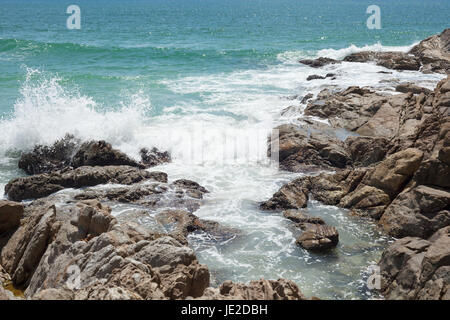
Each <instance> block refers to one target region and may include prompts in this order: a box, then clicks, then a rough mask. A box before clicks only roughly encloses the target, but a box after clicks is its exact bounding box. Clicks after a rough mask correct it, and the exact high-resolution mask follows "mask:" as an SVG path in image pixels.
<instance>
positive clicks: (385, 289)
mask: <svg viewBox="0 0 450 320" xmlns="http://www.w3.org/2000/svg"><path fill="white" fill-rule="evenodd" d="M344 61H346V62H351V63H360V62H373V63H376V64H377V65H380V66H383V67H385V68H390V69H394V70H416V71H418V70H420V71H422V72H424V73H429V72H438V73H442V74H450V29H447V30H445V31H444V32H442V33H441V34H440V35H436V36H433V37H430V38H428V39H425V40H423V41H422V42H421V43H420V44H418V45H417V46H415V47H414V48H413V49H412V50H411V51H410V52H409V53H408V54H405V53H400V52H383V53H379V52H361V53H357V54H352V55H350V56H348V57H346V58H345V59H344ZM301 63H304V64H307V65H309V66H311V67H313V68H321V67H323V66H325V65H328V64H339V63H342V62H341V61H338V60H333V59H329V58H318V59H314V60H303V61H301ZM327 77H328V78H334V77H335V75H334V74H327V76H326V77H325V78H327ZM322 79H323V77H321V76H315V75H312V76H310V78H309V81H316V80H317V81H320V80H322ZM396 90H397V91H398V92H397V93H396V94H390V93H386V92H379V91H377V89H375V88H369V87H356V86H353V87H349V88H344V89H342V90H336V88H333V87H330V88H325V89H323V90H322V91H321V92H320V93H319V94H317V95H316V96H314V95H312V94H307V95H306V96H305V97H304V98H303V99H302V101H301V103H302V104H304V105H305V108H304V111H301V112H300V111H298V118H299V121H298V122H297V123H287V124H283V125H281V126H279V127H277V128H276V129H278V131H279V138H278V144H279V149H280V153H279V162H280V168H281V169H283V170H286V171H291V172H307V173H308V174H307V175H305V176H302V177H300V178H297V179H295V180H293V181H291V182H289V183H287V184H285V185H284V186H282V187H281V188H280V190H279V191H278V192H276V193H275V194H274V195H273V197H272V198H270V199H268V200H267V201H264V202H263V203H261V204H260V208H261V210H269V211H276V212H280V214H283V216H284V217H285V218H286V219H288V220H289V221H291V222H292V224H293V225H294V226H295V228H298V229H299V230H300V232H301V234H300V236H299V237H298V238H297V239H296V243H297V244H298V245H299V246H301V247H302V248H304V249H306V250H310V251H320V252H322V253H323V254H327V252H328V251H329V250H330V249H332V248H333V247H335V246H336V245H338V243H339V230H338V229H337V228H336V227H334V226H329V225H327V224H326V223H325V221H323V220H322V219H320V218H318V217H314V216H312V215H310V214H309V212H308V207H307V204H308V200H309V199H314V200H318V201H320V202H321V203H324V204H327V205H333V206H338V207H341V208H345V209H348V211H349V214H356V215H362V216H367V217H370V218H372V219H374V220H375V221H377V222H378V224H379V226H380V228H381V229H382V230H384V232H385V233H386V234H388V235H390V236H393V237H395V238H397V239H398V240H396V241H395V242H394V243H393V244H392V245H390V246H389V247H388V248H386V250H385V251H384V253H383V256H382V258H381V260H380V261H379V267H380V271H381V289H380V293H381V294H383V295H384V297H385V298H387V299H447V300H448V299H450V292H449V290H448V288H449V283H450V276H449V275H450V190H449V188H450V168H449V166H450V77H447V78H446V79H444V80H442V81H441V82H439V84H438V85H437V86H436V88H435V89H434V90H429V89H427V88H423V87H421V86H420V84H415V83H402V84H399V85H398V86H397V87H396ZM289 112H294V113H295V112H297V111H296V110H293V111H292V110H290V111H289ZM337 130H343V131H345V132H349V133H351V135H349V136H348V137H347V138H346V139H345V140H342V139H340V138H339V137H338V136H336V134H335V133H336V131H337ZM270 146H271V143H269V150H268V154H269V155H270V153H271V150H270ZM140 156H141V159H140V161H137V160H135V159H131V158H130V157H128V156H127V155H126V154H124V153H123V152H121V151H119V150H116V149H114V148H113V147H112V146H111V145H110V144H109V143H107V142H105V141H80V140H78V139H77V138H76V137H74V136H71V135H67V136H66V137H64V138H63V139H61V140H59V141H57V142H56V143H55V144H54V145H52V146H36V147H35V148H34V149H33V150H32V151H30V152H28V153H24V154H22V156H21V158H20V160H19V163H18V166H19V168H20V169H22V170H23V171H24V172H25V173H26V174H27V176H25V177H20V178H15V179H12V180H11V181H10V182H9V183H8V184H7V185H6V187H5V193H6V195H7V198H8V200H1V201H0V284H1V285H0V299H37V300H39V299H70V300H72V299H77V300H85V299H136V300H143V299H144V300H145V299H192V298H194V299H289V300H304V299H307V298H306V297H305V296H304V295H303V294H302V292H301V290H300V289H299V288H298V286H297V285H296V284H295V283H294V282H293V281H290V280H287V279H278V280H265V279H261V280H255V281H251V282H250V283H248V284H243V283H233V282H231V281H225V282H224V283H223V284H222V285H220V286H219V287H218V288H213V287H210V273H209V270H208V267H207V266H205V265H203V264H201V263H199V261H198V259H197V257H196V255H195V253H194V251H193V250H192V249H191V248H190V247H189V243H188V240H187V237H188V235H189V234H191V233H196V232H204V233H207V234H208V235H210V236H211V238H212V239H231V238H232V237H235V236H236V235H238V234H239V230H234V229H231V228H227V227H223V226H221V225H220V224H218V223H217V222H214V221H210V220H204V219H200V218H198V217H197V216H196V215H195V211H196V210H198V208H200V206H201V205H202V201H203V198H204V196H205V194H207V193H208V190H207V189H206V188H204V187H203V186H201V185H200V184H198V183H197V182H195V181H191V180H187V179H179V180H175V181H171V182H169V178H168V175H167V174H166V173H164V172H160V171H152V170H151V168H152V167H154V166H157V165H159V164H162V163H166V162H170V161H171V159H170V154H169V153H168V152H164V151H160V150H158V149H156V148H151V149H142V150H141V151H140ZM118 204H128V205H132V206H135V208H136V209H135V210H132V212H131V213H129V214H128V215H127V216H126V218H121V217H120V216H119V217H115V216H114V215H113V214H112V210H111V207H112V206H115V205H118ZM143 211H144V212H145V211H151V212H152V213H156V214H155V220H156V221H157V224H158V225H157V226H155V228H154V229H152V228H146V227H143V226H141V225H140V224H139V221H140V219H141V217H142V212H143Z"/></svg>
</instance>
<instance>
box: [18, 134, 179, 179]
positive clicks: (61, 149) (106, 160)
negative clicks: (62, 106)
mask: <svg viewBox="0 0 450 320" xmlns="http://www.w3.org/2000/svg"><path fill="white" fill-rule="evenodd" d="M140 156H141V159H142V162H138V161H135V160H133V159H131V158H130V157H128V156H127V155H126V154H124V153H123V152H121V151H119V150H117V149H114V148H113V147H112V146H111V144H110V143H107V142H106V141H103V140H99V141H88V142H84V143H81V141H80V140H79V139H77V138H75V137H74V136H73V135H70V134H67V135H66V136H65V137H64V138H62V139H60V140H58V141H56V142H55V143H54V144H53V145H51V146H43V145H37V146H35V147H34V149H33V150H32V151H31V152H27V153H23V154H22V155H21V157H20V159H19V164H18V166H19V168H20V169H22V170H24V171H25V173H27V174H29V175H34V174H41V173H50V172H54V171H57V170H61V169H67V168H72V167H73V168H78V167H82V166H107V165H117V166H118V165H127V166H132V167H136V168H140V169H144V168H150V167H154V166H157V165H159V164H162V163H165V162H170V160H171V159H170V154H169V153H168V152H167V151H166V152H162V151H160V150H158V149H157V148H152V149H150V150H149V149H147V148H142V149H141V150H140Z"/></svg>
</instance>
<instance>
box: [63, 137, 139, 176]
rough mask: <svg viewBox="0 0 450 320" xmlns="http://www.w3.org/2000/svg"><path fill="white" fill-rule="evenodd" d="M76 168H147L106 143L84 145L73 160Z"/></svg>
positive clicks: (91, 142)
mask: <svg viewBox="0 0 450 320" xmlns="http://www.w3.org/2000/svg"><path fill="white" fill-rule="evenodd" d="M71 164H72V166H73V167H74V168H78V167H82V166H122V165H123V166H131V167H137V168H141V169H143V168H145V167H146V166H145V165H143V164H141V163H139V162H137V161H135V160H133V159H131V158H129V157H128V156H127V155H126V154H124V153H123V152H121V151H119V150H116V149H113V148H112V146H111V144H109V143H107V142H106V141H103V140H100V141H89V142H85V143H83V144H82V145H81V146H80V148H79V149H78V151H77V152H76V154H75V155H74V156H73V158H72V163H71Z"/></svg>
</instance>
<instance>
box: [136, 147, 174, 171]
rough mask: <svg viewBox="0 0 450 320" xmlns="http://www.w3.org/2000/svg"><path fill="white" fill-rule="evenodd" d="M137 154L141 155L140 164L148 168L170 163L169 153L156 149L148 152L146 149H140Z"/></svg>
mask: <svg viewBox="0 0 450 320" xmlns="http://www.w3.org/2000/svg"><path fill="white" fill-rule="evenodd" d="M139 154H140V155H141V161H142V163H143V164H144V165H145V166H146V167H148V168H150V167H154V166H157V165H160V164H163V163H166V162H170V161H171V157H170V154H169V152H167V151H165V152H162V151H159V150H158V149H157V148H152V149H150V150H149V149H147V148H142V149H141V150H140V151H139Z"/></svg>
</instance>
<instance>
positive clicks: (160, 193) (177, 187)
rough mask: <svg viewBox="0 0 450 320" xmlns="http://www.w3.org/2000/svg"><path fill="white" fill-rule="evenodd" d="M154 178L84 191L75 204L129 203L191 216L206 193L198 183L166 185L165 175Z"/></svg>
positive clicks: (155, 174)
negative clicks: (83, 201)
mask: <svg viewBox="0 0 450 320" xmlns="http://www.w3.org/2000/svg"><path fill="white" fill-rule="evenodd" d="M152 174H153V175H154V178H153V179H152V180H148V181H147V180H146V181H143V182H142V183H136V184H132V185H130V186H125V185H119V186H117V185H115V186H110V187H108V188H95V187H94V188H85V189H84V190H83V191H81V192H80V193H78V194H77V195H75V196H74V198H75V199H77V200H87V199H98V200H101V201H114V202H120V203H131V204H136V205H140V206H143V207H145V208H146V209H151V210H156V209H160V208H177V209H182V210H187V211H189V212H193V211H195V210H197V209H198V208H199V207H200V204H201V200H202V199H203V196H204V194H205V193H207V192H208V190H206V189H205V188H204V187H202V186H200V185H199V184H198V183H196V182H194V181H190V180H186V179H180V180H176V181H174V182H172V183H171V184H167V175H166V174H165V173H162V172H152Z"/></svg>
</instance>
